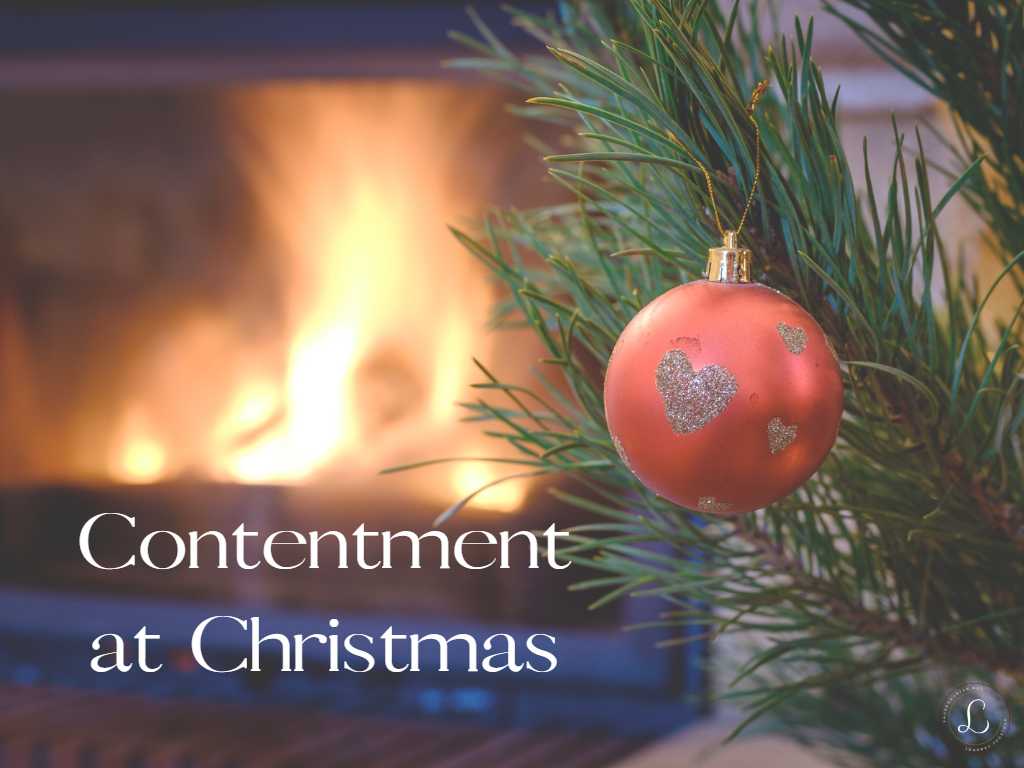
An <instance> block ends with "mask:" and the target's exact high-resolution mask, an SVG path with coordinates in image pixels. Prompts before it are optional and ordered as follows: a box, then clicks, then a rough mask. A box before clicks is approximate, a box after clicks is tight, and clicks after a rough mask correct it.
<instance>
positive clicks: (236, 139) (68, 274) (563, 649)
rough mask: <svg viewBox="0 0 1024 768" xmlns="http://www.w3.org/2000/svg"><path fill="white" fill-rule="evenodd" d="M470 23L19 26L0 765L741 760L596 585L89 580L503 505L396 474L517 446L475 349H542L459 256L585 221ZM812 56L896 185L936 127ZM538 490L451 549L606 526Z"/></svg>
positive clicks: (517, 488)
mask: <svg viewBox="0 0 1024 768" xmlns="http://www.w3.org/2000/svg"><path fill="white" fill-rule="evenodd" d="M520 5H522V4H520ZM527 5H532V6H535V7H536V8H537V10H538V12H545V11H546V10H547V9H548V8H549V7H550V6H551V5H552V4H551V3H544V2H536V3H532V4H531V3H528V4H527ZM816 7H817V5H816V3H812V2H791V3H785V4H783V8H782V9H781V10H780V13H779V17H780V18H782V19H789V18H790V17H791V16H792V15H793V13H795V12H800V13H802V12H805V11H814V10H816ZM478 10H479V12H480V13H481V15H482V16H483V18H484V19H485V20H486V21H487V23H488V24H490V25H491V26H492V28H493V29H494V30H495V32H496V33H497V34H498V36H499V37H500V38H501V39H502V40H504V41H505V42H506V44H507V45H509V46H510V47H511V48H513V49H516V50H523V51H527V50H537V46H536V44H535V43H534V42H531V41H530V40H529V39H528V38H527V37H526V35H524V34H523V33H522V32H521V31H520V30H516V29H513V28H510V27H509V26H508V25H507V23H506V22H505V21H504V15H503V14H502V12H501V11H500V10H499V9H497V8H496V7H493V6H492V5H491V4H481V7H479V8H478ZM819 16H820V14H819ZM470 28H471V25H470V22H469V20H468V18H467V16H466V13H465V11H464V9H463V7H462V1H461V0H456V1H454V2H448V1H447V0H423V1H422V2H415V3H414V2H399V1H396V0H377V2H373V3H369V2H344V1H343V0H335V2H326V1H324V2H321V3H313V2H305V3H302V4H292V3H284V2H281V3H278V4H272V3H257V2H252V3H249V4H246V3H237V2H236V3H231V4H227V3H225V4H223V5H218V4H217V3H213V2H211V3H204V4H194V5H184V4H179V5H172V4H169V3H160V2H151V1H148V0H147V2H135V3H122V4H120V5H118V4H116V3H113V4H111V3H107V4H100V3H96V4H94V7H86V6H82V5H80V4H72V3H60V2H50V1H49V0H41V1H40V2H36V3H33V4H31V6H29V5H27V4H26V6H25V7H24V8H22V9H21V10H17V9H15V10H7V11H3V12H0V115H2V119H0V421H2V424H3V434H4V436H5V437H4V439H3V446H2V447H0V579H2V584H0V681H2V682H0V745H2V746H0V765H4V766H20V765H26V766H27V765H31V766H96V767H97V768H99V767H102V766H147V767H149V766H200V765H202V766H207V765H209V766H215V765H216V766H225V765H239V766H249V765H254V766H255V765H261V766H262V765H267V766H271V765H273V766H278V765H296V766H309V765H316V766H327V765H338V766H381V767H382V768H395V767H397V766H406V765H414V764H415V765H419V766H448V767H449V768H455V767H456V766H483V765H486V766H498V767H500V768H513V767H514V766H518V767H527V766H554V765H558V766H603V765H623V766H625V765H630V766H648V765H649V766H654V765H684V764H688V762H684V761H688V760H690V759H691V757H690V756H692V755H693V754H694V753H695V752H696V751H699V749H703V748H704V747H705V746H707V744H709V743H712V742H713V741H714V734H715V733H717V730H716V729H717V728H719V724H720V722H721V716H720V717H719V719H717V720H711V721H707V723H706V724H705V725H703V726H701V727H700V728H698V729H697V730H693V729H687V728H686V726H687V725H689V724H691V723H693V722H695V721H696V720H698V719H700V718H701V717H702V716H703V715H705V714H707V713H708V707H707V693H708V690H709V684H710V681H711V678H710V676H709V673H708V670H707V666H706V665H705V663H704V660H705V656H706V653H705V648H704V646H703V643H701V642H695V643H691V644H688V645H679V644H678V643H677V642H676V641H678V639H679V638H677V637H673V636H670V635H667V634H665V633H664V632H661V631H659V632H654V631H646V632H630V633H625V632H623V631H621V627H622V626H623V625H628V624H633V623H639V622H643V621H644V620H646V619H649V618H651V617H653V616H654V615H655V614H656V613H657V610H658V606H657V605H656V604H651V603H647V602H644V601H637V600H634V601H628V602H621V603H618V604H616V605H612V606H608V607H606V608H604V609H602V610H599V611H588V610H587V597H586V595H580V594H577V593H570V592H568V591H567V587H568V586H569V584H571V583H572V581H573V580H576V579H579V578H583V577H584V576H585V574H583V575H581V574H573V573H571V572H570V574H569V575H567V574H565V573H564V572H558V573H556V572H553V571H549V570H540V571H529V570H526V569H524V568H513V569H510V570H509V571H504V572H497V571H495V572H492V571H484V572H476V573H469V574H466V573H458V572H449V573H443V572H439V571H436V570H430V569H424V570H423V571H417V572H413V571H407V570H405V569H402V568H396V569H395V570H393V571H391V572H383V571H375V572H370V573H361V572H358V571H355V570H350V571H344V572H337V574H335V573H332V572H326V571H320V572H312V571H308V570H304V569H299V570H297V571H273V570H265V569H259V570H257V571H254V572H245V573H244V574H243V575H239V574H238V573H234V572H228V573H227V576H226V577H225V574H224V573H219V572H217V571H216V570H215V569H200V570H198V571H189V572H188V573H187V574H185V573H183V572H175V573H173V574H161V573H154V572H152V571H143V570H127V571H120V572H99V571H96V570H95V569H91V568H88V567H87V566H84V565H83V564H82V563H81V557H80V555H79V553H78V549H77V538H78V532H79V530H80V528H81V525H82V523H83V522H84V521H85V520H86V519H88V518H89V517H91V516H92V515H95V514H97V513H99V512H103V511H118V512H124V513H126V514H133V515H136V516H137V517H138V518H139V529H140V530H153V529H155V528H163V529H169V530H175V531H180V532H185V531H188V530H207V529H211V528H213V529H217V530H221V531H230V530H232V529H233V528H234V527H236V526H237V525H238V524H239V522H242V521H244V522H246V525H247V526H248V527H249V528H251V529H258V530H261V531H273V530H278V529H287V528H294V529H298V530H308V529H310V528H320V529H324V528H328V527H329V528H338V529H341V530H351V529H352V528H354V527H356V526H357V525H358V524H359V523H361V522H365V523H366V524H367V527H369V528H373V529H378V530H399V529H412V530H427V529H428V528H429V527H430V525H431V521H432V520H433V518H434V517H435V516H436V515H437V513H438V512H440V511H441V510H443V509H444V508H445V507H446V506H447V505H449V504H450V503H452V502H453V501H455V500H457V499H458V498H460V497H462V496H465V495H466V494H468V493H470V492H472V491H474V490H475V489H477V488H479V487H480V486H482V485H484V484H486V483H487V482H489V481H490V480H493V479H495V478H497V477H498V476H500V468H498V467H495V466H493V465H490V464H487V463H485V462H482V461H469V462H459V463H453V464H445V465H440V466H438V467H434V468H429V469H423V470H418V471H415V472H411V473H406V474H400V475H397V476H394V475H393V476H385V477H381V476H379V475H378V472H379V470H380V469H382V468H384V467H387V466H392V465H396V464H401V463H404V462H409V461H416V460H421V459H426V458H436V457H439V456H493V455H495V451H496V446H495V445H493V444H492V443H491V442H490V441H487V440H486V439H485V438H483V437H481V436H480V434H479V431H478V429H477V428H476V426H475V425H473V424H460V423H459V422H458V421H457V419H458V415H459V411H458V408H457V407H456V405H455V404H456V402H457V401H458V400H460V399H467V398H472V397H473V396H474V395H473V393H472V391H471V390H469V385H470V384H471V383H472V382H474V381H477V380H478V378H479V373H478V372H477V371H476V370H475V368H474V366H473V363H472V358H473V357H474V356H475V357H477V358H478V359H480V360H481V361H482V362H483V363H484V364H485V365H486V366H487V367H488V368H490V369H491V370H493V371H495V372H496V373H498V374H499V375H501V377H502V378H505V379H513V380H514V379H516V378H519V379H524V380H525V379H526V378H528V377H529V376H530V375H531V369H532V367H533V366H534V365H535V363H536V361H537V360H538V359H539V358H540V357H542V356H543V351H542V350H541V349H539V348H538V347H537V346H536V344H535V342H534V341H533V339H532V335H531V334H527V333H524V334H523V335H522V336H518V335H516V334H515V333H514V332H502V333H500V334H496V333H491V332H489V331H488V329H487V323H486V321H487V316H488V312H489V308H490V307H491V305H492V304H493V302H494V301H495V300H496V299H497V298H498V296H497V294H496V291H495V289H494V288H493V287H492V286H491V284H490V283H489V282H488V281H487V279H486V276H485V272H484V270H483V269H482V268H481V267H480V266H479V265H477V264H476V263H475V262H474V261H473V260H472V258H471V257H470V256H469V255H468V254H466V253H465V252H463V251H462V250H461V249H460V248H459V247H458V245H457V244H456V243H455V241H454V239H453V238H452V237H451V236H450V234H449V233H448V231H447V225H448V224H465V223H467V222H470V221H472V220H473V219H474V218H476V217H479V216H481V215H482V214H483V213H485V212H486V209H487V208H488V207H489V206H493V205H500V206H506V207H507V206H516V207H530V206H533V205H538V204H548V203H551V202H553V201H557V200H558V199H560V195H561V193H560V191H559V189H558V187H557V186H556V185H554V184H553V183H549V182H548V181H546V177H545V170H544V167H543V164H542V163H541V162H540V160H539V159H538V154H539V152H538V150H537V149H536V146H535V145H531V144H530V143H529V142H528V141H526V136H525V133H526V130H527V128H526V126H525V124H524V123H523V122H521V121H520V120H518V119H517V118H516V116H515V115H514V114H512V113H510V112H508V111H507V110H506V109H505V105H507V104H508V103H509V102H512V101H520V100H521V98H522V96H521V94H518V93H515V92H512V91H508V90H504V89H503V88H501V87H499V86H496V85H494V84H493V83H492V82H490V81H488V80H487V79H485V78H484V77H482V76H481V75H480V74H479V73H469V72H465V71H461V70H447V69H443V68H442V67H441V66H440V62H441V61H442V60H443V59H445V58H447V57H451V56H454V55H458V54H459V53H460V50H459V49H458V48H457V47H455V46H454V45H453V44H450V43H449V42H448V40H447V37H446V33H447V32H448V31H449V30H451V29H457V30H463V31H467V32H468V31H470ZM816 40H817V44H816V50H817V51H818V52H819V58H820V59H821V60H822V62H823V64H824V65H825V67H826V72H827V74H828V76H829V77H830V78H831V79H832V80H834V81H835V83H839V82H841V83H842V84H843V92H842V93H843V96H842V98H841V100H840V104H841V105H842V107H843V110H844V119H845V122H844V130H845V132H846V133H845V134H844V135H846V136H848V140H849V144H850V147H851V150H853V149H856V148H858V147H859V146H860V142H861V140H862V137H863V136H865V135H868V136H869V137H870V141H871V143H870V147H871V149H872V152H873V154H872V156H871V158H870V163H871V167H872V171H873V172H874V175H875V176H876V178H884V177H885V175H886V174H887V166H888V163H889V160H890V157H891V148H892V143H893V140H892V134H891V123H890V115H891V113H893V112H895V113H896V114H897V117H898V119H899V120H900V121H901V122H909V123H911V124H912V123H913V121H915V120H919V119H921V118H929V119H931V118H934V117H939V118H941V116H935V115H933V114H932V112H931V109H932V108H931V105H930V102H929V101H928V99H927V98H926V97H925V96H924V95H923V94H922V93H920V92H919V91H917V90H915V89H914V88H913V87H911V86H910V85H908V84H906V83H905V82H903V81H901V80H900V79H899V78H898V76H897V75H896V74H894V73H893V72H892V71H891V70H890V69H889V68H887V67H885V66H884V65H882V64H880V62H878V61H877V60H876V59H875V58H874V57H873V56H871V55H870V54H869V53H868V52H867V51H865V50H863V49H862V48H861V47H860V46H859V44H857V43H856V42H855V41H854V39H853V38H852V36H850V35H849V33H847V32H846V31H845V30H844V29H842V28H841V27H840V26H839V25H838V24H837V23H835V22H832V21H831V20H830V19H828V18H827V17H822V18H819V25H818V29H817V36H816ZM533 129H534V130H535V127H534V128H533ZM535 139H536V140H539V141H546V142H548V143H557V140H558V137H557V135H555V134H552V135H551V136H540V137H535ZM932 149H934V150H935V151H934V152H933V156H940V155H941V150H940V149H939V148H938V147H934V148H932V147H929V150H930V151H931V150H932ZM858 151H859V150H858ZM853 166H854V167H855V168H856V167H857V164H856V163H853ZM951 220H952V221H959V220H958V219H957V218H956V216H955V215H954V216H950V217H949V218H947V219H946V221H947V222H948V221H951ZM964 226H969V224H967V223H964ZM546 491H547V488H546V487H543V486H541V485H538V484H530V483H527V482H525V481H523V482H511V483H506V484H502V485H498V486H495V487H494V488H492V489H490V490H488V491H486V492H484V493H482V494H480V495H479V496H477V497H476V498H475V499H474V501H473V503H472V504H471V505H470V506H469V507H468V508H467V509H466V510H465V512H464V513H462V514H461V515H460V516H458V517H457V518H456V519H455V521H454V522H453V523H452V524H451V527H450V530H449V533H451V534H453V535H454V534H455V533H457V532H459V531H460V530H466V529H481V528H482V529H490V530H502V529H515V530H519V529H528V528H541V527H546V526H547V525H549V524H551V523H552V522H556V523H558V524H559V525H560V527H565V526H568V525H571V524H572V523H574V522H579V521H580V520H581V519H583V518H582V517H581V515H580V513H578V512H574V511H572V510H570V509H566V508H563V507H561V506H559V505H558V504H557V503H555V502H554V501H553V500H552V499H551V497H550V496H549V495H548V494H547V493H546ZM130 543H131V540H127V541H117V540H114V541H112V542H111V546H113V547H116V546H120V545H125V546H127V545H128V544H130ZM215 613H233V614H235V615H242V616H246V615H255V614H259V615H260V616H262V617H263V619H264V624H265V626H267V627H268V628H270V627H271V625H273V626H274V628H275V629H276V628H277V627H289V628H291V631H323V630H322V628H323V627H324V626H325V623H326V620H327V618H328V617H331V616H335V617H338V618H340V619H341V620H342V626H343V629H345V630H347V631H348V632H366V633H367V634H378V633H379V632H380V631H381V630H382V629H383V628H384V627H386V626H388V625H389V624H394V625H395V627H396V630H402V629H405V630H410V631H421V632H423V631H437V632H441V633H444V634H455V633H458V632H470V633H472V634H476V635H478V636H486V635H487V634H491V633H492V632H511V633H512V634H514V635H516V636H525V635H527V634H530V633H531V632H548V633H551V634H555V635H557V636H558V638H559V641H558V651H559V653H558V655H559V661H560V665H559V669H558V671H557V672H556V673H553V674H551V675H530V674H528V673H522V674H518V675H508V676H502V675H488V676H487V679H482V678H481V676H469V675H467V676H463V677H461V678H460V676H459V675H457V674H441V675H430V674H426V673H424V674H419V675H387V674H383V675H359V676H357V675H351V674H345V673H335V674H331V673H327V672H326V670H321V672H319V673H317V672H313V673H306V674H291V675H289V674H277V675H275V674H273V673H258V674H241V673H240V674H237V675H213V674H210V673H204V672H202V671H201V670H198V669H196V667H195V665H194V663H193V662H192V661H191V658H190V654H189V652H188V638H189V634H190V632H191V630H192V628H193V627H194V626H195V624H196V623H198V621H200V620H201V619H202V618H205V617H206V616H209V615H212V614H215ZM143 624H146V625H147V626H148V628H149V630H150V631H153V632H159V633H160V634H161V635H162V636H163V638H164V642H163V643H162V644H161V646H160V651H159V654H158V656H157V658H156V660H155V661H156V662H163V663H165V670H164V671H163V672H161V673H159V674H155V675H144V674H135V673H131V674H123V675H112V674H106V675H97V674H94V673H92V672H90V671H89V667H88V659H89V658H90V656H91V651H90V647H89V643H90V641H91V640H92V638H93V637H95V636H96V635H98V634H100V633H103V632H118V631H119V632H122V633H124V634H126V635H131V634H134V632H135V631H136V630H137V629H138V628H139V627H140V626H142V625H143ZM277 631H288V630H277ZM666 641H667V642H666ZM223 643H224V646H223V648H222V649H221V650H222V651H223V653H224V654H226V655H228V656H227V657H231V658H237V653H236V651H237V649H236V648H235V647H233V646H232V645H231V640H230V639H228V638H225V639H224V640H223ZM659 643H662V644H664V645H667V646H668V647H667V648H664V649H657V648H656V647H655V646H656V645H657V644H659ZM716 653H717V654H718V656H720V657H721V663H724V664H728V663H729V657H730V649H729V648H727V647H726V648H716ZM231 654H233V656H231ZM725 717H726V718H727V717H728V715H726V716H725ZM671 732H681V733H682V734H683V735H682V736H679V737H676V738H670V739H668V740H667V741H666V740H663V739H664V737H665V736H666V735H667V734H669V733H671ZM747 748H748V747H741V748H738V749H740V750H743V749H747ZM773 749H777V750H782V751H780V752H778V753H775V752H772V751H771V750H773ZM764 750H767V751H764ZM759 754H760V760H761V763H762V764H763V765H780V766H781V765H786V766H794V765H798V764H800V765H802V764H803V763H798V762H796V761H799V760H804V759H807V758H804V757H799V756H794V755H793V754H791V753H789V752H787V751H785V748H783V747H780V746H777V745H768V746H767V747H764V748H763V750H762V751H760V752H759ZM776 754H777V756H775V757H773V755H776ZM748 757H749V753H745V752H735V751H734V752H730V751H729V750H726V751H724V752H718V753H716V754H715V755H714V756H712V757H711V758H709V759H710V760H711V761H712V762H710V763H708V764H709V765H723V766H724V765H734V764H735V765H746V764H749V762H747V760H748ZM715 761H718V762H715ZM730 761H732V762H730ZM807 764H808V765H810V763H807Z"/></svg>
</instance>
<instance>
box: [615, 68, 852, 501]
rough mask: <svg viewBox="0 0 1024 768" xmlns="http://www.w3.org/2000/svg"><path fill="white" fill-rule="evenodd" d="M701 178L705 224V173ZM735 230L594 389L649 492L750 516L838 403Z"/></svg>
mask: <svg viewBox="0 0 1024 768" xmlns="http://www.w3.org/2000/svg"><path fill="white" fill-rule="evenodd" d="M759 88H761V90H763V86H759ZM758 96H759V93H758V92H757V91H755V96H754V98H753V99H752V100H751V115H752V110H753V105H754V104H756V101H757V98H758ZM755 129H756V122H755ZM758 139H759V137H758ZM757 147H758V151H757V152H755V174H754V183H753V185H752V187H751V192H750V197H749V198H748V201H747V207H746V209H745V210H744V212H743V216H742V217H741V219H740V225H739V227H742V225H743V221H744V220H745V218H746V215H747V213H748V212H749V209H750V204H751V202H752V200H753V193H754V187H755V186H756V184H757V179H758V175H759V170H760V162H759V160H760V157H759V155H760V152H759V147H760V141H759V140H758V143H757ZM694 160H695V162H697V161H696V158H694ZM698 165H699V162H698ZM700 167H701V168H702V170H703V166H700ZM705 180H706V181H707V184H708V190H709V193H710V196H711V200H712V209H713V210H714V212H715V219H716V222H717V221H718V219H719V217H718V210H717V206H716V205H715V204H714V192H713V190H712V187H711V177H710V175H709V174H707V171H706V170H705ZM719 226H721V225H720V222H719ZM739 227H738V228H737V231H735V232H734V231H724V230H723V245H722V246H721V247H718V248H711V249H710V250H709V252H708V262H707V268H706V271H705V279H704V280H697V281H693V282H690V283H686V284H684V285H680V286H677V287H675V288H673V289H671V290H669V291H668V292H666V293H664V294H662V295H661V296H659V297H658V298H656V299H655V300H654V301H652V302H651V303H650V304H648V305H647V306H646V307H644V308H643V309H642V310H640V312H639V313H638V314H637V315H636V317H634V318H633V320H632V321H631V322H630V323H629V325H627V326H626V328H625V330H624V331H623V332H622V335H621V336H620V337H619V340H618V342H617V343H616V345H615V348H614V350H613V352H612V356H611V359H610V360H609V363H608V370H607V373H606V376H605V385H604V406H605V418H606V419H607V422H608V429H609V432H610V433H611V435H612V441H613V444H614V445H615V448H616V450H617V451H618V452H619V455H620V456H621V458H622V460H623V463H624V464H625V465H626V466H627V467H628V468H629V469H630V470H631V471H632V472H633V473H634V474H635V475H636V476H637V478H639V480H640V481H641V482H642V483H643V484H644V485H646V486H647V487H648V488H650V489H651V490H652V491H654V492H655V493H657V494H659V495H660V496H663V497H665V498H666V499H669V500H671V501H673V502H675V503H677V504H679V505H681V506H684V507H688V508H690V509H696V510H698V511H700V512H706V513H710V514H715V515H730V514H740V513H744V512H750V511H752V510H754V509H758V508H760V507H763V506H766V505H768V504H771V503H772V502H774V501H777V500H778V499H780V498H782V497H784V496H786V495H787V494H789V493H791V492H792V491H793V490H795V489H796V488H797V487H798V486H800V485H801V484H802V483H804V482H805V481H806V480H807V478H809V477H810V476H811V475H812V474H813V473H814V472H815V470H817V468H818V467H819V466H820V465H821V462H822V461H823V460H824V459H825V456H826V455H827V454H828V452H829V450H830V449H831V448H832V445H833V444H834V443H835V440H836V435H837V433H838V429H839V421H840V419H841V417H842V410H843V387H842V381H841V379H840V375H839V365H838V361H837V359H836V357H835V353H834V352H833V351H832V347H831V345H830V344H829V341H828V338H827V337H826V336H825V333H824V332H823V331H822V330H821V328H820V327H819V325H818V324H817V323H816V322H815V320H814V318H813V317H811V315H809V314H808V313H807V312H806V311H805V310H804V309H803V308H802V307H800V305H799V304H797V303H796V302H794V301H792V300H790V299H788V298H787V297H785V296H783V295H782V294H781V293H779V292H778V291H775V290H773V289H771V288H768V287H767V286H764V285H761V284H760V283H755V282H752V281H751V277H750V268H751V252H750V251H749V250H748V249H746V248H741V247H740V246H739V244H738V230H739Z"/></svg>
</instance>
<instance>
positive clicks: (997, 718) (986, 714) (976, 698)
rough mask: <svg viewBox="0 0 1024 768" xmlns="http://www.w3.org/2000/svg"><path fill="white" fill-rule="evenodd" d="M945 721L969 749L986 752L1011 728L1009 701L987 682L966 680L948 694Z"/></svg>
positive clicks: (944, 709)
mask: <svg viewBox="0 0 1024 768" xmlns="http://www.w3.org/2000/svg"><path fill="white" fill-rule="evenodd" d="M942 723H943V725H945V726H946V728H947V729H948V730H949V733H950V735H951V736H952V737H953V738H954V739H956V740H957V741H958V742H960V744H962V745H963V748H964V749H965V750H967V751H968V752H984V751H985V750H987V749H991V748H992V747H993V746H994V745H995V744H996V742H998V741H999V740H1000V739H1002V738H1003V737H1004V736H1005V735H1006V733H1007V731H1008V730H1009V728H1010V710H1009V707H1007V706H1006V701H1005V700H1004V699H1003V697H1002V696H1000V695H999V694H998V693H996V691H995V690H993V689H992V688H991V687H989V686H987V685H985V684H984V683H966V684H964V685H962V686H960V687H959V688H957V689H956V690H955V691H950V693H949V694H948V695H947V696H946V704H945V706H944V707H943V709H942Z"/></svg>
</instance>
